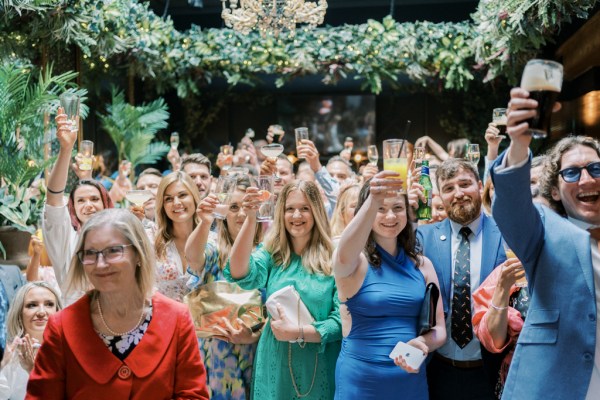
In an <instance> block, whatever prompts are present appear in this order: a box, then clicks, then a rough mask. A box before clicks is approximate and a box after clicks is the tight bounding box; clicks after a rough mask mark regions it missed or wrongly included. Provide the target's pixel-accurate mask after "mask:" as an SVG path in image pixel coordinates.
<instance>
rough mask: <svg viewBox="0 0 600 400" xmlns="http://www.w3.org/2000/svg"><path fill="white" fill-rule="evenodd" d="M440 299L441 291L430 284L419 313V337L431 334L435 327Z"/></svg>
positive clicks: (433, 284) (426, 289)
mask: <svg viewBox="0 0 600 400" xmlns="http://www.w3.org/2000/svg"><path fill="white" fill-rule="evenodd" d="M439 298H440V290H439V289H438V287H437V286H436V284H435V283H433V282H429V283H428V284H427V287H426V288H425V298H424V299H423V305H422V306H421V312H420V313H419V321H418V324H417V332H419V336H420V335H423V334H425V333H427V332H429V331H430V330H431V329H433V327H434V326H435V322H436V321H435V315H436V311H437V303H438V299H439Z"/></svg>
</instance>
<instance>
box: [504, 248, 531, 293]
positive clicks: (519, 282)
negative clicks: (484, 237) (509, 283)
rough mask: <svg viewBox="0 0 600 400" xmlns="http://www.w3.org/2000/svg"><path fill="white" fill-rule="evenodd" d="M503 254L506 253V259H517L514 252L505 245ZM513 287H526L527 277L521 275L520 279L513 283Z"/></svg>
mask: <svg viewBox="0 0 600 400" xmlns="http://www.w3.org/2000/svg"><path fill="white" fill-rule="evenodd" d="M504 252H505V253H506V258H517V256H516V255H515V252H514V251H513V250H512V249H511V248H510V247H508V245H507V244H506V243H504ZM515 286H517V287H527V277H526V276H525V275H523V277H522V278H519V279H517V281H516V282H515Z"/></svg>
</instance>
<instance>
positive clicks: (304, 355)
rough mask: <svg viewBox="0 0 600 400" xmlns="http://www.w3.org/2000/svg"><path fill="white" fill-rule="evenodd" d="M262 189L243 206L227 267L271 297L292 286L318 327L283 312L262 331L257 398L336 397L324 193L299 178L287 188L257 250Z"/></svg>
mask: <svg viewBox="0 0 600 400" xmlns="http://www.w3.org/2000/svg"><path fill="white" fill-rule="evenodd" d="M259 197H260V195H259V194H258V189H256V188H248V189H247V190H246V196H244V200H243V202H242V207H244V210H245V212H246V221H245V222H244V225H243V226H242V228H241V230H240V233H239V234H238V236H237V238H236V240H235V242H234V244H233V247H232V250H231V255H230V259H229V260H230V261H229V264H228V265H227V267H226V268H225V276H226V277H227V278H228V279H229V280H231V281H233V282H236V283H237V284H239V285H240V286H241V287H242V288H244V289H257V288H265V289H266V292H267V293H266V295H267V298H268V297H269V296H270V295H271V294H273V293H274V292H276V291H277V290H279V289H281V288H283V287H285V286H288V285H292V286H294V288H295V289H296V291H297V292H298V293H299V295H300V297H301V299H302V301H303V302H304V304H305V305H306V307H307V308H308V310H309V311H310V313H311V314H312V316H313V317H314V319H315V322H313V323H312V324H306V325H301V326H298V325H297V324H294V323H293V322H292V321H290V320H289V319H288V318H287V316H286V315H285V313H284V312H283V309H282V308H281V307H278V311H279V317H280V318H279V319H276V318H273V316H271V319H270V322H269V323H268V324H267V325H266V327H265V328H264V330H263V334H262V335H261V338H260V340H259V343H258V349H257V351H256V356H255V365H254V377H253V388H252V396H253V398H254V399H260V400H271V399H272V400H280V399H286V400H287V399H299V398H303V399H333V395H334V392H335V376H334V375H335V364H336V360H337V356H338V354H339V351H340V344H341V338H342V328H341V319H340V314H339V300H338V297H337V291H336V288H335V281H334V278H333V273H332V266H331V255H332V252H333V245H332V242H331V238H330V234H329V225H328V221H327V215H326V213H325V208H324V207H323V202H322V200H321V196H320V193H319V189H318V188H317V186H316V185H315V184H314V183H312V182H304V181H299V182H296V183H289V184H287V185H285V186H284V187H283V189H282V190H281V193H280V194H279V196H278V199H277V205H276V207H275V217H274V221H273V226H272V227H271V230H270V231H269V232H268V233H267V236H266V238H265V241H264V243H263V246H262V247H261V248H259V249H258V250H256V251H254V252H252V250H253V243H252V240H253V237H254V230H255V225H256V210H257V208H258V205H259V204H260V201H259Z"/></svg>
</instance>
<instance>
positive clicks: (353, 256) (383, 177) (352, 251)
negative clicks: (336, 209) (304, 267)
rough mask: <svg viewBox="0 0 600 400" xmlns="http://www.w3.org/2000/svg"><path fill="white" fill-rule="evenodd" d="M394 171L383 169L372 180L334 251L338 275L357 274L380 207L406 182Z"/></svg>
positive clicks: (343, 276)
mask: <svg viewBox="0 0 600 400" xmlns="http://www.w3.org/2000/svg"><path fill="white" fill-rule="evenodd" d="M394 176H398V174H396V173H395V172H392V171H381V172H379V173H378V174H377V175H375V177H374V178H373V179H372V180H371V183H370V189H369V196H368V197H367V199H366V201H365V203H364V204H363V205H362V207H361V208H360V210H359V211H358V213H357V214H356V216H355V217H354V218H353V219H352V221H350V223H349V224H348V226H347V227H346V229H344V232H343V233H342V237H341V239H340V243H339V245H338V247H337V249H336V251H335V252H334V254H333V269H334V273H335V276H336V278H346V277H349V276H350V275H352V274H354V272H355V271H356V269H357V268H358V266H359V265H360V263H361V261H364V259H363V258H361V254H362V249H363V248H364V247H365V243H366V242H367V239H368V237H369V234H370V233H371V227H372V226H373V221H375V216H376V215H377V212H378V210H379V207H380V206H381V205H382V204H383V200H384V199H385V198H386V197H395V196H397V194H396V192H397V190H399V189H400V187H401V185H402V180H401V179H394V178H393V177H394Z"/></svg>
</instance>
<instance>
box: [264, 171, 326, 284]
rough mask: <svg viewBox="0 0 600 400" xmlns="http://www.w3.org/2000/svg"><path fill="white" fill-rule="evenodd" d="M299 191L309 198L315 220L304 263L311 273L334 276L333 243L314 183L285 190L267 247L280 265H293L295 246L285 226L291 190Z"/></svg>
mask: <svg viewBox="0 0 600 400" xmlns="http://www.w3.org/2000/svg"><path fill="white" fill-rule="evenodd" d="M296 190H298V191H300V192H301V193H302V194H304V196H305V197H306V200H307V201H308V203H309V205H310V209H311V212H312V215H313V219H314V221H315V223H314V226H313V228H312V231H311V234H310V240H309V242H308V245H307V246H306V248H305V249H304V251H303V252H302V254H299V256H301V257H302V265H303V266H304V268H306V269H307V270H308V271H309V272H311V273H322V274H324V275H331V273H332V268H331V255H332V253H333V243H332V241H331V234H330V229H329V224H328V220H327V213H326V212H325V207H324V206H323V200H322V199H321V193H320V192H319V189H318V188H317V185H315V184H314V183H313V182H307V181H298V182H292V183H288V184H287V185H285V186H284V187H283V188H282V189H281V192H280V193H279V196H278V198H277V204H276V206H275V217H274V218H273V226H272V227H271V230H270V231H269V232H268V233H267V237H266V239H265V242H264V246H265V250H267V251H268V252H269V253H271V257H273V260H274V261H275V263H276V264H277V265H280V266H281V267H282V268H287V267H288V266H289V265H290V262H291V260H292V252H293V249H292V242H291V237H290V234H289V233H288V231H287V229H286V228H285V204H286V202H287V198H288V196H289V195H290V193H292V192H293V191H296Z"/></svg>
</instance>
